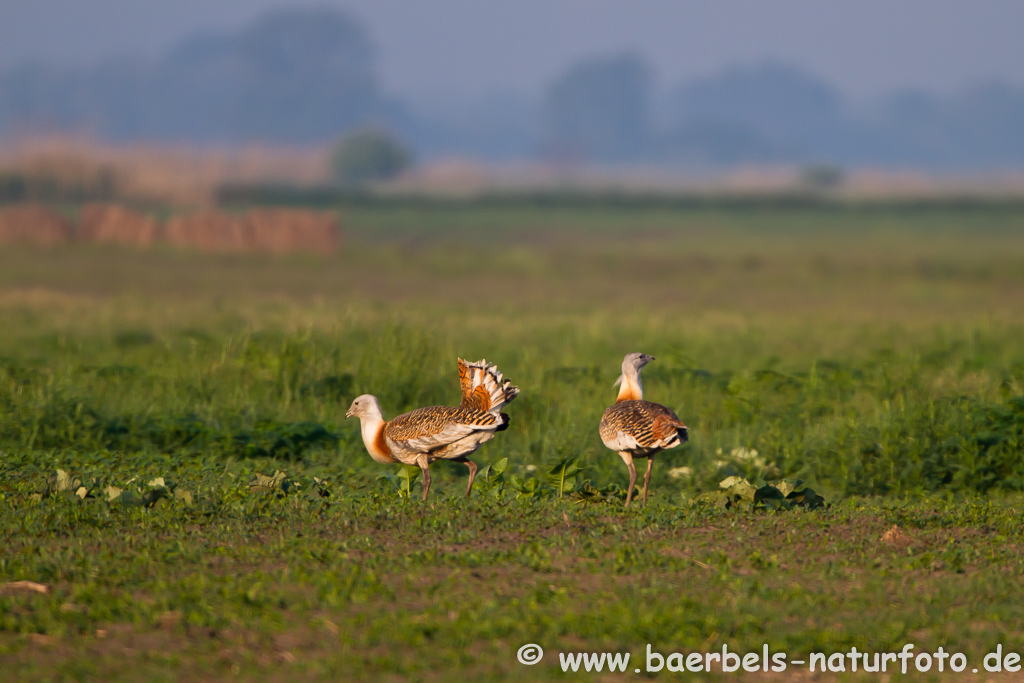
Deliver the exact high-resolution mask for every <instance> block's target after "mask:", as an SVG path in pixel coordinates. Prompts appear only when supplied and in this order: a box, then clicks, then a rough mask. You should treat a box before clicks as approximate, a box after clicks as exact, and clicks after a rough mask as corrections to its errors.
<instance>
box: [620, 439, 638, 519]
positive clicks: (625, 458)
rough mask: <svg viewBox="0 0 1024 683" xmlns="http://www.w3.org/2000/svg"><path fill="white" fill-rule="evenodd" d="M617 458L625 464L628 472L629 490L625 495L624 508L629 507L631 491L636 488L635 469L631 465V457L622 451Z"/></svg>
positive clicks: (631, 497)
mask: <svg viewBox="0 0 1024 683" xmlns="http://www.w3.org/2000/svg"><path fill="white" fill-rule="evenodd" d="M619 457H621V458H622V461H623V462H624V463H626V469H628V470H629V490H628V491H627V493H626V507H629V503H630V501H632V500H633V489H634V488H635V487H636V467H635V466H634V465H633V455H632V454H631V453H627V452H625V451H622V452H621V453H619Z"/></svg>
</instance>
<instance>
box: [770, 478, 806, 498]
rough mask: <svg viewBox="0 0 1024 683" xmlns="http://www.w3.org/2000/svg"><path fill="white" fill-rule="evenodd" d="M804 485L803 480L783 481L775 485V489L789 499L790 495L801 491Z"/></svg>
mask: <svg viewBox="0 0 1024 683" xmlns="http://www.w3.org/2000/svg"><path fill="white" fill-rule="evenodd" d="M803 484H804V480H803V479H783V480H782V481H780V482H779V483H777V484H775V488H777V489H778V490H779V491H780V492H781V493H782V495H784V496H787V497H788V496H789V494H791V493H792V492H793V491H796V490H797V489H799V488H800V487H801V486H803Z"/></svg>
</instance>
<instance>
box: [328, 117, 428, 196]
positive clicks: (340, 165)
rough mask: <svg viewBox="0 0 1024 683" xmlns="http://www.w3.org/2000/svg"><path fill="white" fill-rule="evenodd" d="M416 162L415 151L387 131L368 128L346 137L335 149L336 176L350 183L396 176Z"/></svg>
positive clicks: (333, 163)
mask: <svg viewBox="0 0 1024 683" xmlns="http://www.w3.org/2000/svg"><path fill="white" fill-rule="evenodd" d="M412 161H413V154H412V151H411V150H410V149H409V148H408V147H406V146H405V145H404V144H402V143H401V142H400V141H399V140H397V139H396V138H395V137H394V136H392V135H391V134H389V133H388V132H386V131H383V130H380V129H377V128H369V129H365V130H361V131H357V132H354V133H350V134H349V135H346V136H345V137H343V138H342V139H341V140H340V141H339V142H338V144H337V145H336V146H335V148H334V152H333V154H332V156H331V165H332V167H333V169H334V176H335V177H336V178H337V179H338V180H340V181H341V182H343V183H345V184H348V185H360V184H363V183H367V182H372V181H374V180H387V179H388V178H393V177H395V176H396V175H398V174H399V173H401V172H402V171H404V170H405V169H407V168H408V167H409V166H410V165H411V164H412Z"/></svg>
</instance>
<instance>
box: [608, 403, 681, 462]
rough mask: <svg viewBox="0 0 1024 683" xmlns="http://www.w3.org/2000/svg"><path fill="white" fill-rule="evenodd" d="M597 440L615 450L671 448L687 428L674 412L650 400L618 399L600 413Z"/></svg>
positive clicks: (676, 443) (679, 440)
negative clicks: (602, 413)
mask: <svg viewBox="0 0 1024 683" xmlns="http://www.w3.org/2000/svg"><path fill="white" fill-rule="evenodd" d="M600 431H601V441H603V442H604V445H605V446H607V447H608V448H610V449H612V450H615V451H629V450H637V449H643V450H656V449H662V448H672V447H673V446H678V445H679V444H680V443H683V442H685V441H686V438H687V430H686V425H684V424H683V423H682V422H681V421H680V420H679V418H678V417H677V416H676V414H675V413H674V412H672V411H671V410H669V409H668V408H666V407H665V406H662V405H659V404H657V403H651V402H650V401H620V402H618V403H616V404H615V405H613V406H611V407H610V408H608V409H607V410H605V411H604V415H603V416H602V417H601V427H600Z"/></svg>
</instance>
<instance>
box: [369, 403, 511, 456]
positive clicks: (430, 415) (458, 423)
mask: <svg viewBox="0 0 1024 683" xmlns="http://www.w3.org/2000/svg"><path fill="white" fill-rule="evenodd" d="M501 424H502V422H501V420H500V419H499V418H498V417H496V416H494V415H493V414H491V413H486V412H482V411H479V410H471V409H467V408H463V407H461V406H460V407H457V408H452V407H449V406H430V407H427V408H418V409H416V410H413V411H411V412H408V413H405V414H404V415H399V416H398V417H396V418H395V419H393V420H391V421H390V422H388V423H387V425H386V426H385V427H384V437H385V438H386V439H387V440H388V442H389V443H394V444H395V445H396V446H398V447H400V448H402V449H404V450H409V451H416V452H419V453H429V452H431V451H434V450H437V449H439V448H444V447H445V446H447V445H449V444H452V443H455V442H456V441H459V440H461V439H464V438H466V437H467V436H469V435H470V434H472V433H473V432H478V431H484V430H486V431H494V430H495V429H497V428H498V427H500V426H501Z"/></svg>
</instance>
